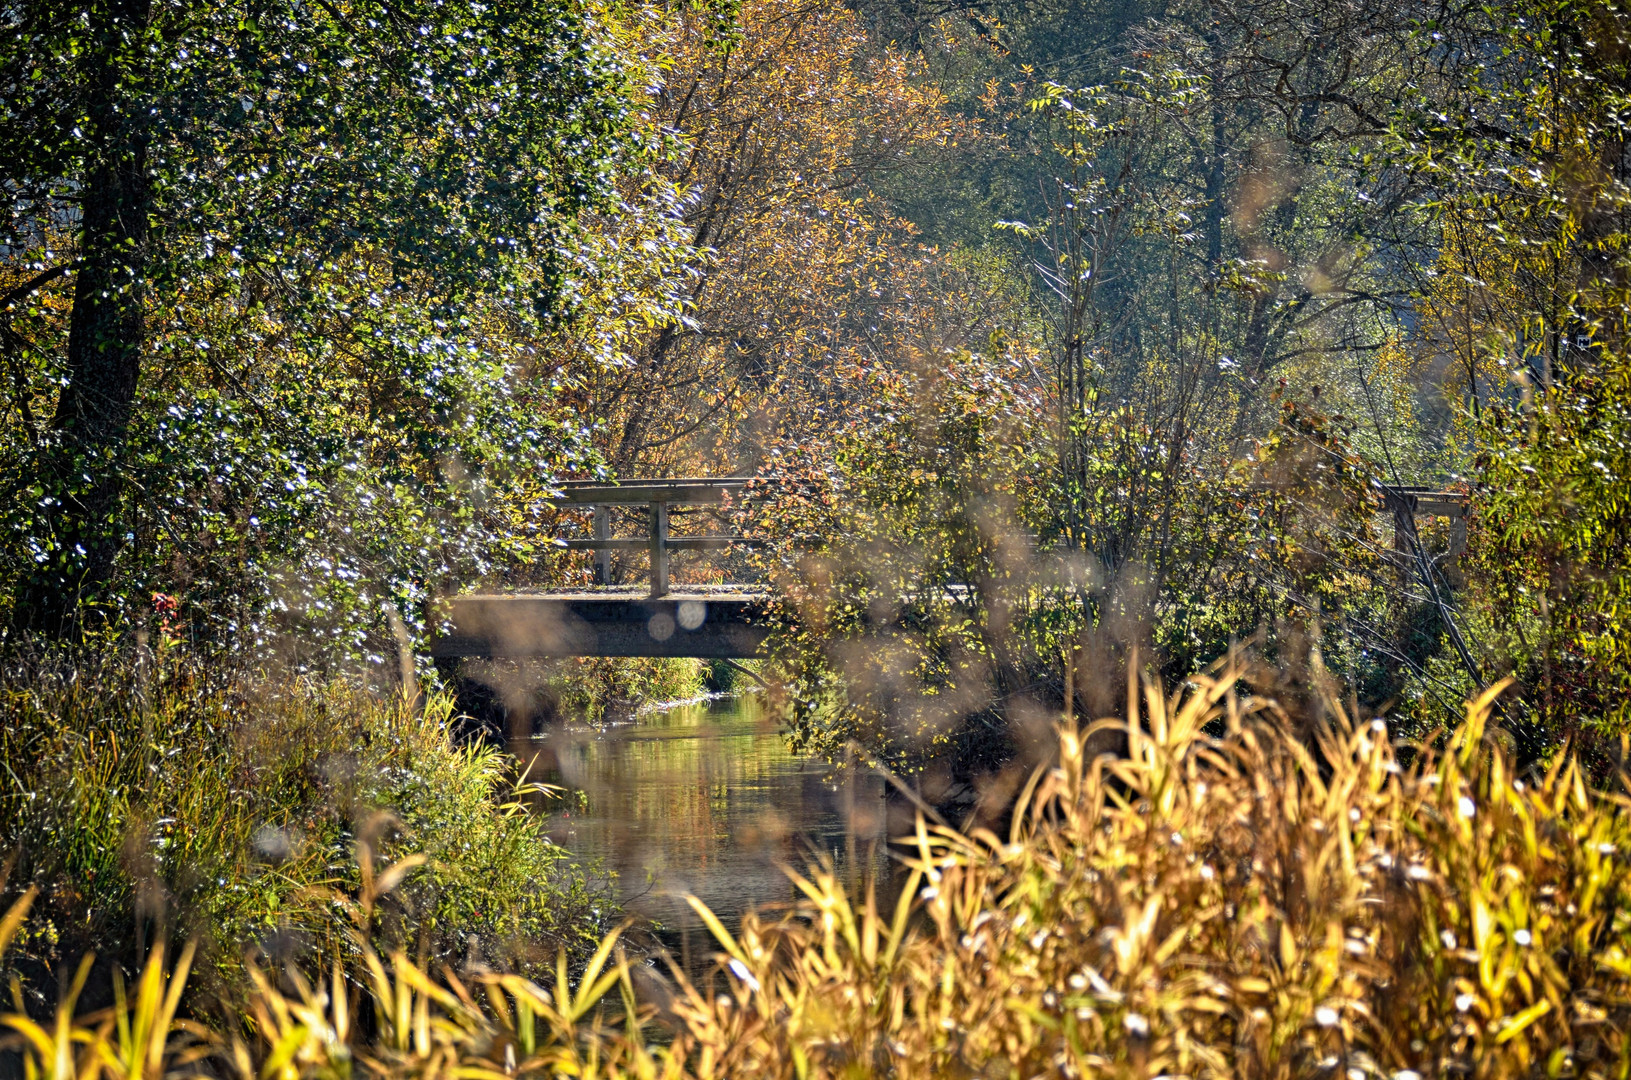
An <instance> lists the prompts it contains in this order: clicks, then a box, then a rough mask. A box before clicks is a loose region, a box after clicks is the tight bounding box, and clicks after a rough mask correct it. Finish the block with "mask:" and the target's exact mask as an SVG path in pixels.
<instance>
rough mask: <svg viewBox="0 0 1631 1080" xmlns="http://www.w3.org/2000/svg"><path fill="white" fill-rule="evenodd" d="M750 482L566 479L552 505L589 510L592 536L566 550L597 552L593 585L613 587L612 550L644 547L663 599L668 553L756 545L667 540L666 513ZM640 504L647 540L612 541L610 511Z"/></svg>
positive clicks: (738, 540) (739, 539)
mask: <svg viewBox="0 0 1631 1080" xmlns="http://www.w3.org/2000/svg"><path fill="white" fill-rule="evenodd" d="M749 479H750V477H746V476H721V477H686V478H682V479H676V480H621V481H614V482H612V483H606V482H604V481H600V480H568V481H566V482H565V483H561V484H558V485H556V486H557V487H559V488H560V491H561V493H560V495H558V496H556V497H555V500H554V501H555V502H556V504H558V505H563V506H588V507H591V508H592V509H593V511H594V523H593V529H594V536H593V537H592V538H590V539H587V540H567V541H566V546H567V547H569V548H580V549H589V550H592V551H593V552H594V553H595V584H596V585H610V584H611V572H612V561H611V554H612V552H613V551H639V550H641V549H642V548H643V549H645V550H647V551H649V552H650V553H651V595H652V596H654V597H656V596H666V595H668V553H669V552H670V551H709V550H718V549H720V548H727V547H733V546H737V545H751V544H753V543H755V541H752V540H749V539H748V538H747V537H745V536H670V535H669V532H668V524H669V522H668V508H669V507H670V506H674V505H706V504H709V503H721V502H724V501H725V496H726V494H727V493H728V492H732V491H739V490H741V489H742V488H744V487H746V486H747V485H748V481H749ZM642 504H644V505H645V506H647V507H648V508H649V510H648V514H649V520H650V529H649V532H648V533H647V535H645V536H631V537H614V536H612V517H611V508H612V507H614V506H639V505H642Z"/></svg>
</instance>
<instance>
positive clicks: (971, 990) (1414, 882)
mask: <svg viewBox="0 0 1631 1080" xmlns="http://www.w3.org/2000/svg"><path fill="white" fill-rule="evenodd" d="M1194 685H1195V689H1193V690H1192V691H1190V692H1188V693H1185V694H1183V695H1182V696H1173V697H1164V696H1162V695H1160V694H1158V693H1153V692H1152V693H1151V694H1150V695H1149V697H1148V700H1147V701H1146V702H1145V703H1144V705H1143V706H1142V707H1141V714H1140V715H1138V716H1135V717H1133V718H1131V721H1132V722H1131V723H1128V724H1126V725H1125V726H1124V727H1123V728H1122V730H1123V732H1124V733H1125V736H1126V738H1127V740H1128V744H1129V754H1128V756H1127V757H1125V758H1114V759H1109V758H1099V759H1096V760H1089V759H1088V758H1087V757H1086V756H1085V755H1084V754H1083V752H1082V747H1083V745H1084V740H1083V738H1082V735H1081V733H1079V732H1077V731H1075V730H1072V729H1069V728H1067V729H1066V730H1063V731H1062V732H1061V733H1060V736H1059V739H1058V746H1057V751H1058V758H1057V761H1056V763H1055V764H1054V766H1052V767H1049V768H1044V769H1042V770H1039V771H1038V772H1037V773H1036V774H1035V777H1034V779H1033V783H1032V785H1030V786H1028V787H1027V789H1026V790H1025V793H1024V795H1023V796H1022V798H1021V804H1020V807H1019V812H1018V813H1017V814H1016V818H1015V820H1016V824H1015V826H1014V829H1013V831H1012V833H1011V835H1009V836H1008V837H1006V838H999V837H996V836H993V835H990V834H988V833H980V832H975V833H972V834H963V833H960V832H957V831H956V830H953V829H948V828H943V827H936V826H933V825H930V824H929V823H927V822H919V823H918V824H917V826H916V832H917V840H916V842H915V843H914V844H912V845H910V848H911V854H910V857H909V861H908V865H909V869H910V874H911V876H910V879H909V883H908V887H907V888H906V889H905V890H904V891H903V892H902V894H901V900H900V903H899V904H898V905H897V906H895V908H894V909H893V910H892V911H891V910H889V909H888V908H884V909H882V910H880V908H879V906H878V905H877V904H876V903H875V902H874V901H873V899H872V898H871V897H870V896H868V895H867V894H863V895H862V896H861V897H860V898H856V897H853V896H851V895H850V894H848V893H847V892H846V890H845V889H844V887H843V885H842V884H841V883H840V882H838V881H836V880H835V879H833V877H832V876H831V875H827V874H817V875H814V876H813V877H811V878H808V879H806V880H804V881H803V882H802V883H801V884H800V890H801V892H802V893H803V895H804V902H803V903H802V904H801V905H800V906H799V907H798V909H797V910H794V911H791V912H788V913H786V914H785V915H778V914H771V915H767V916H750V917H748V918H747V919H746V920H744V923H743V926H742V928H741V930H740V931H739V932H738V933H734V934H732V933H729V932H728V931H726V930H725V928H724V927H723V926H720V925H718V924H717V921H715V920H712V917H711V915H708V914H705V912H704V911H703V910H699V911H698V914H699V917H701V918H703V920H704V922H708V923H710V928H711V931H712V933H713V938H714V945H715V946H716V949H717V960H716V963H715V966H714V968H713V969H712V972H713V974H712V977H710V978H708V979H705V980H700V981H697V980H692V979H689V978H688V977H687V976H686V974H685V973H684V972H683V971H675V972H674V973H673V975H672V980H671V981H664V980H662V979H661V978H660V977H658V976H657V975H656V974H655V973H653V972H651V971H650V970H649V969H645V968H639V969H635V968H631V967H630V966H629V965H627V964H626V963H625V962H624V961H623V960H622V959H621V954H620V953H619V952H618V949H617V942H616V938H615V936H612V937H608V938H607V940H606V942H605V943H604V945H603V948H602V949H601V950H600V952H599V953H598V954H597V955H596V956H595V957H594V958H592V959H591V961H590V962H589V964H588V965H587V967H586V968H585V969H584V970H583V971H582V973H581V975H577V976H573V975H570V974H569V973H568V970H567V967H566V964H565V962H564V960H563V963H562V967H561V970H560V972H559V974H558V975H557V976H555V977H553V978H547V979H546V980H545V981H544V983H543V984H541V985H536V984H533V983H530V982H527V981H525V980H521V979H516V978H514V977H510V976H500V975H495V974H488V973H483V972H481V971H479V970H466V971H465V972H464V973H462V974H460V975H457V976H455V975H454V974H453V973H451V972H449V973H445V974H444V975H443V976H442V977H441V978H440V979H438V978H436V977H434V976H432V975H431V974H429V973H427V972H426V971H424V970H423V969H422V968H421V967H420V966H418V965H415V964H414V963H413V962H412V961H410V960H409V959H408V958H407V957H405V956H398V957H396V958H395V959H394V960H393V959H389V958H387V959H384V960H380V959H377V958H375V957H373V956H372V954H365V956H364V961H363V962H364V968H363V969H362V970H358V971H356V972H355V974H356V975H357V976H359V980H358V981H357V982H355V983H347V982H346V981H345V980H344V979H343V978H342V977H341V976H339V975H336V976H335V981H334V982H333V983H332V986H333V987H334V989H335V990H336V991H341V990H342V989H343V988H347V987H353V989H344V992H335V993H330V992H329V991H328V990H327V989H326V987H327V986H329V985H330V984H328V983H323V984H318V985H317V986H311V985H308V984H304V983H295V984H293V985H292V986H289V985H286V986H284V987H283V988H281V989H280V988H275V987H274V986H273V985H272V984H271V983H269V982H266V981H262V982H260V983H259V984H258V987H257V989H256V991H255V992H254V994H253V995H252V997H251V999H250V1001H249V1011H251V1012H252V1013H253V1014H254V1015H256V1016H258V1017H260V1018H262V1019H261V1021H260V1022H259V1023H258V1024H257V1025H256V1026H255V1027H254V1028H253V1029H252V1030H251V1031H249V1032H248V1033H247V1034H246V1035H245V1036H243V1037H241V1038H239V1039H238V1040H231V1039H224V1038H220V1037H216V1036H213V1035H210V1034H209V1033H207V1032H202V1031H196V1030H193V1031H181V1032H177V1033H175V1034H174V1035H172V1036H171V1037H172V1038H173V1039H176V1040H180V1041H187V1042H191V1043H192V1044H193V1050H192V1052H194V1053H196V1054H198V1055H200V1056H202V1057H211V1056H215V1057H216V1059H217V1060H222V1061H223V1062H224V1061H227V1060H236V1061H237V1062H238V1063H239V1068H240V1071H242V1072H243V1073H245V1074H246V1075H247V1074H249V1073H250V1072H252V1071H263V1070H264V1069H265V1068H267V1067H268V1066H267V1064H266V1063H269V1062H271V1063H276V1067H277V1068H278V1069H279V1070H280V1071H279V1073H278V1074H279V1075H282V1076H288V1077H307V1076H310V1077H317V1076H328V1075H335V1074H337V1073H339V1072H340V1071H341V1070H342V1069H344V1068H350V1067H351V1065H352V1063H354V1062H355V1063H358V1064H360V1065H361V1066H362V1067H363V1068H364V1069H365V1070H366V1071H367V1072H368V1074H370V1075H374V1076H380V1077H408V1076H427V1075H445V1074H446V1073H447V1072H448V1071H449V1070H453V1069H457V1070H460V1071H461V1072H462V1073H464V1074H467V1075H482V1076H489V1075H490V1076H506V1077H509V1076H538V1077H543V1076H553V1075H562V1074H569V1075H576V1076H581V1077H602V1076H605V1077H611V1076H645V1075H665V1076H673V1077H689V1076H695V1077H710V1078H711V1077H739V1076H755V1077H758V1076H768V1077H795V1076H796V1077H800V1078H803V1077H838V1076H846V1077H866V1076H886V1075H887V1076H931V1075H953V1076H973V1075H980V1076H987V1075H989V1076H1034V1075H1060V1076H1065V1077H1076V1076H1088V1075H1094V1076H1117V1077H1152V1076H1157V1075H1190V1076H1197V1077H1201V1076H1204V1077H1244V1076H1251V1077H1258V1076H1285V1077H1305V1076H1306V1077H1315V1076H1330V1075H1336V1076H1346V1077H1356V1076H1357V1077H1391V1078H1393V1080H1413V1078H1417V1077H1422V1076H1438V1075H1450V1074H1460V1073H1468V1074H1473V1073H1476V1074H1477V1075H1480V1076H1487V1077H1495V1078H1507V1077H1518V1076H1530V1075H1534V1074H1536V1073H1537V1072H1538V1071H1540V1070H1545V1071H1546V1072H1548V1073H1550V1074H1557V1075H1562V1074H1572V1075H1579V1076H1597V1075H1604V1076H1606V1075H1612V1070H1613V1068H1614V1066H1615V1065H1616V1063H1618V1062H1619V1061H1622V1060H1623V1056H1624V1054H1625V1053H1626V1052H1627V1051H1628V1050H1631V1043H1628V1042H1627V1036H1626V1032H1627V1030H1628V1029H1627V1024H1626V1021H1627V1020H1628V1019H1631V1015H1628V1014H1627V1013H1626V1011H1625V1008H1624V1006H1623V1005H1622V1004H1620V1003H1623V1002H1625V1001H1626V1000H1631V966H1628V965H1627V964H1626V962H1625V957H1626V955H1627V954H1628V952H1631V928H1628V927H1626V926H1625V925H1623V920H1621V919H1619V918H1617V912H1619V911H1620V910H1622V909H1623V908H1624V906H1625V905H1626V902H1627V901H1628V899H1631V896H1628V891H1631V890H1628V884H1627V883H1628V880H1631V879H1628V877H1627V873H1626V871H1625V869H1624V867H1623V862H1622V854H1623V852H1624V851H1626V850H1628V849H1631V810H1628V809H1627V808H1626V806H1625V805H1624V804H1623V800H1619V799H1616V798H1614V797H1609V796H1603V795H1596V794H1593V793H1591V792H1590V791H1589V789H1588V788H1587V787H1586V785H1585V784H1584V782H1583V774H1582V773H1581V772H1580V771H1579V770H1578V769H1577V768H1576V767H1575V766H1574V765H1573V764H1572V763H1570V762H1566V761H1560V762H1559V763H1558V764H1557V766H1556V767H1555V768H1553V769H1552V770H1551V771H1550V772H1548V773H1546V774H1545V775H1544V776H1539V777H1536V776H1529V777H1526V778H1523V779H1521V780H1520V779H1517V778H1515V777H1514V774H1513V771H1512V767H1511V761H1510V759H1509V758H1508V757H1507V755H1506V753H1505V751H1504V750H1503V749H1502V748H1501V747H1500V745H1499V743H1498V742H1494V741H1491V740H1488V739H1486V738H1485V736H1486V733H1487V726H1488V722H1489V720H1490V708H1491V705H1492V702H1493V699H1494V694H1493V693H1492V694H1487V695H1485V696H1484V697H1483V698H1481V699H1480V700H1479V701H1478V702H1477V703H1475V704H1474V705H1473V706H1471V707H1470V708H1469V709H1468V714H1467V718H1466V720H1465V722H1464V723H1462V724H1461V725H1459V726H1458V727H1457V728H1456V729H1455V730H1454V731H1453V732H1450V733H1449V736H1448V739H1447V741H1446V742H1445V743H1443V744H1442V746H1441V747H1440V749H1439V750H1437V751H1435V750H1434V749H1432V748H1417V750H1416V751H1415V752H1414V753H1413V754H1411V755H1409V757H1408V758H1405V757H1401V756H1400V755H1398V754H1397V753H1396V751H1395V747H1394V745H1393V743H1392V741H1391V738H1390V733H1389V731H1388V729H1387V726H1386V724H1385V723H1383V722H1379V721H1378V722H1375V723H1367V724H1363V725H1355V724H1350V723H1349V722H1348V721H1347V720H1346V719H1345V718H1344V717H1343V716H1342V714H1341V713H1340V707H1339V704H1338V703H1336V702H1327V703H1326V707H1327V708H1330V709H1332V710H1333V711H1334V715H1335V719H1334V721H1333V722H1332V723H1331V724H1330V725H1328V726H1326V727H1325V728H1323V732H1322V738H1321V740H1320V744H1319V753H1318V756H1317V757H1316V756H1315V755H1314V754H1312V753H1311V752H1310V751H1309V749H1308V748H1307V747H1306V745H1305V744H1304V743H1303V742H1302V741H1301V740H1300V739H1298V738H1297V737H1296V736H1294V735H1292V734H1290V733H1291V732H1292V731H1294V730H1297V727H1298V725H1297V724H1296V723H1295V722H1294V721H1295V720H1296V719H1297V718H1295V717H1292V716H1290V715H1288V714H1287V713H1286V712H1285V711H1284V710H1282V709H1281V708H1280V707H1279V706H1277V705H1276V704H1275V703H1274V702H1273V701H1269V700H1263V699H1255V700H1253V699H1242V698H1238V697H1236V696H1235V694H1234V691H1233V688H1234V687H1235V686H1236V685H1238V683H1237V680H1236V679H1235V677H1234V673H1231V672H1224V673H1221V674H1220V677H1219V678H1217V679H1216V680H1212V679H1201V678H1197V679H1196V680H1194ZM397 884H398V885H400V883H397ZM0 937H4V931H3V930H0ZM152 984H153V986H154V987H155V988H157V989H156V990H155V993H154V1000H155V1001H156V1000H157V999H158V993H157V990H158V989H162V987H163V980H162V972H158V971H156V970H155V973H154V974H153V976H152ZM608 994H614V995H620V996H621V998H622V1003H623V1007H622V1009H621V1010H619V1009H617V1007H616V1004H615V1003H616V997H615V996H614V997H613V998H612V1004H611V1007H610V1009H609V1010H602V1009H601V1007H600V1005H599V1002H600V1001H601V999H603V998H605V997H606V996H607V995H608ZM359 1010H367V1011H368V1014H369V1015H371V1016H372V1017H373V1018H374V1019H373V1024H374V1026H373V1027H372V1028H370V1029H368V1030H367V1033H366V1034H364V1032H363V1030H362V1029H361V1028H360V1026H359V1025H358V1024H356V1023H355V1022H354V1021H353V1020H352V1018H353V1017H356V1016H360V1015H362V1013H361V1012H359ZM150 1011H152V1012H157V1011H158V1010H150ZM608 1011H609V1012H610V1013H612V1014H616V1013H619V1012H621V1014H622V1016H623V1020H622V1023H621V1024H618V1023H616V1022H608V1019H607V1016H608ZM159 1020H160V1021H162V1020H163V1017H162V1016H160V1017H159ZM150 1026H152V1025H150ZM165 1026H166V1025H164V1024H163V1023H159V1024H158V1025H157V1026H156V1027H154V1030H157V1031H159V1032H160V1033H161V1035H160V1036H158V1037H156V1038H155V1039H154V1040H153V1042H152V1043H151V1045H152V1046H153V1048H154V1053H153V1060H155V1061H158V1060H161V1059H163V1058H164V1057H165V1054H166V1053H170V1054H171V1055H172V1056H171V1057H170V1060H171V1061H180V1060H181V1057H180V1056H179V1054H177V1053H176V1052H175V1051H174V1050H172V1051H163V1050H162V1049H161V1048H160V1046H159V1043H160V1041H161V1040H162V1037H163V1036H162V1032H163V1031H164V1028H165ZM61 1030H62V1031H63V1033H64V1034H63V1035H62V1036H61V1038H62V1039H63V1040H64V1041H66V1040H67V1039H68V1038H69V1037H70V1036H75V1033H74V1031H73V1030H72V1025H71V1024H67V1023H64V1025H63V1027H62V1029H61ZM107 1031H108V1029H107V1028H103V1029H102V1034H100V1035H99V1034H97V1032H96V1031H94V1030H91V1029H89V1028H86V1029H83V1030H82V1031H81V1032H80V1033H79V1034H78V1036H77V1037H80V1038H82V1039H83V1041H84V1042H85V1043H86V1044H87V1045H90V1046H92V1047H95V1046H97V1045H98V1044H99V1042H100V1044H101V1045H108V1035H107ZM659 1035H660V1036H661V1037H660V1038H656V1036H659ZM41 1036H42V1038H41V1041H40V1042H39V1043H38V1048H37V1049H36V1050H34V1051H31V1052H33V1053H35V1055H36V1057H37V1058H43V1056H44V1054H45V1052H46V1051H48V1050H50V1049H51V1048H52V1047H53V1046H54V1045H56V1044H55V1043H53V1041H52V1037H51V1036H49V1035H47V1034H46V1033H45V1031H44V1029H41ZM138 1049H141V1047H138ZM108 1056H109V1057H110V1058H111V1059H113V1060H116V1061H122V1060H126V1059H128V1058H129V1057H130V1051H128V1050H127V1049H125V1048H123V1047H114V1046H109V1049H108ZM285 1065H286V1068H285V1067H284V1066H285Z"/></svg>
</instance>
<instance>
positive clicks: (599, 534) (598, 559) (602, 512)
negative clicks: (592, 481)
mask: <svg viewBox="0 0 1631 1080" xmlns="http://www.w3.org/2000/svg"><path fill="white" fill-rule="evenodd" d="M611 538H612V508H611V507H609V506H607V505H606V504H605V503H596V504H595V539H596V540H597V541H602V540H610V539H611ZM611 583H612V549H611V547H610V546H607V547H598V548H596V549H595V584H596V585H610V584H611Z"/></svg>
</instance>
